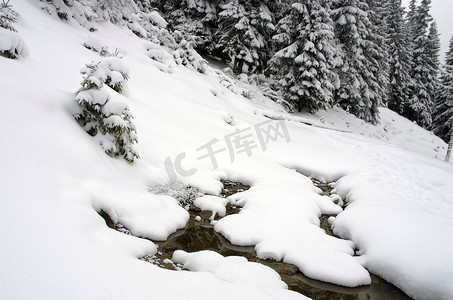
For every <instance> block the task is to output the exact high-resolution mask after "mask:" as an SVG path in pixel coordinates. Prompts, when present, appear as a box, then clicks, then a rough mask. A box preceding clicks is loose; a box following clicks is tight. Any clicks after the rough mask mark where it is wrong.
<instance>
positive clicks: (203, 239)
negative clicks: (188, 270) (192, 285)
mask: <svg viewBox="0 0 453 300" xmlns="http://www.w3.org/2000/svg"><path fill="white" fill-rule="evenodd" d="M222 183H223V185H224V188H223V190H222V193H221V194H220V196H221V197H228V196H230V195H232V194H234V193H237V192H240V191H245V190H247V189H248V188H249V187H248V186H246V185H243V184H241V183H238V182H232V181H227V180H223V181H222ZM313 183H314V185H315V186H317V187H318V188H320V189H321V190H322V191H323V194H325V195H329V193H330V190H331V188H330V186H329V185H328V184H327V183H322V182H319V181H317V180H315V179H313ZM187 208H188V211H189V214H190V219H189V221H188V223H187V225H186V227H185V228H184V229H181V230H178V231H177V232H175V233H173V234H171V235H170V236H169V237H168V239H167V240H166V241H164V242H154V243H155V244H157V245H158V252H157V254H156V255H154V256H145V257H143V258H141V259H142V260H145V261H148V262H150V263H153V264H155V265H158V266H160V267H162V268H166V269H170V270H181V266H178V265H176V264H174V263H173V262H172V261H171V258H172V256H173V252H174V251H175V250H184V251H186V252H196V251H201V250H211V251H215V252H217V253H220V254H221V255H223V256H243V257H245V258H247V259H248V260H249V261H252V262H258V263H261V264H264V265H266V266H268V267H270V268H272V269H274V270H275V271H276V272H278V273H279V274H280V277H281V278H282V280H283V281H284V282H285V283H286V284H287V285H288V288H289V289H290V290H293V291H296V292H299V293H301V294H303V295H305V296H307V297H310V298H312V299H344V300H353V299H358V300H359V299H364V300H365V299H367V300H371V299H410V298H409V297H408V296H407V295H406V294H404V293H403V292H402V291H401V290H399V289H398V288H396V287H395V286H394V285H392V284H390V283H388V282H386V281H385V280H383V279H381V278H379V277H377V276H375V275H373V274H370V275H371V279H372V283H371V284H370V285H367V286H361V287H356V288H347V287H343V286H338V285H334V284H329V283H325V282H322V281H318V280H314V279H310V278H308V277H306V276H304V275H303V274H302V273H301V272H299V270H298V268H297V267H296V266H294V265H291V264H287V263H283V262H281V261H274V260H263V259H259V258H257V255H256V252H255V250H254V247H253V246H250V247H243V246H236V245H233V244H231V243H230V242H229V241H228V240H227V239H226V238H224V237H223V236H222V235H221V234H219V233H217V232H215V231H214V226H213V225H212V224H211V222H210V220H209V218H210V217H211V215H212V214H211V212H210V211H201V210H200V209H198V208H196V207H195V206H194V205H193V204H191V205H190V206H187ZM239 211H240V208H238V207H234V206H231V205H230V204H228V205H227V216H228V215H231V214H235V213H239ZM99 214H100V215H101V216H102V217H103V218H104V220H105V221H106V224H107V225H108V226H109V227H110V228H113V229H116V230H119V231H121V232H123V233H126V234H130V233H128V230H127V229H126V228H124V226H122V225H121V224H115V223H114V222H113V221H112V220H111V218H110V217H109V216H108V215H107V214H106V213H105V212H104V211H101V212H100V213H99ZM329 217H330V215H321V216H320V223H321V228H323V229H324V230H325V231H326V234H329V235H332V236H335V235H334V234H333V232H332V229H331V227H330V225H329V222H328V218H329Z"/></svg>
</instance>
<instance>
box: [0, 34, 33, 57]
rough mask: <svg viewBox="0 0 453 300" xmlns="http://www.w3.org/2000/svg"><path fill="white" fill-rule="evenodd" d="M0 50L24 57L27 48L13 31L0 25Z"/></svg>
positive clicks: (26, 54)
mask: <svg viewBox="0 0 453 300" xmlns="http://www.w3.org/2000/svg"><path fill="white" fill-rule="evenodd" d="M0 52H8V53H10V55H12V56H13V57H15V58H17V57H26V56H28V55H29V50H28V48H27V45H26V44H25V42H24V40H23V39H22V37H21V36H20V35H19V34H18V33H16V32H13V31H10V30H8V29H5V28H2V27H0Z"/></svg>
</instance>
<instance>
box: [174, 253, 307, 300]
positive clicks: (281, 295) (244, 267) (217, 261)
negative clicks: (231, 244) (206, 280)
mask: <svg viewBox="0 0 453 300" xmlns="http://www.w3.org/2000/svg"><path fill="white" fill-rule="evenodd" d="M172 259H173V261H175V262H176V263H180V264H182V265H183V267H184V268H186V269H188V270H190V271H195V272H209V273H212V274H214V275H215V276H216V277H218V278H220V279H222V280H225V281H227V282H232V283H236V284H248V285H252V286H256V287H258V288H259V289H262V290H265V291H267V292H268V293H269V294H271V295H273V296H275V297H276V298H277V299H308V298H306V297H304V296H302V295H300V294H298V293H295V292H292V291H288V290H286V289H287V288H288V287H287V285H286V283H284V282H283V281H281V279H280V276H279V275H278V273H277V272H275V271H274V270H273V269H271V268H269V267H267V266H264V265H262V264H259V263H255V262H249V261H248V260H247V259H246V258H244V257H240V256H228V257H223V256H222V255H220V254H218V253H216V252H213V251H208V250H205V251H199V252H194V253H187V252H185V251H182V250H177V251H175V253H174V254H173V258H172Z"/></svg>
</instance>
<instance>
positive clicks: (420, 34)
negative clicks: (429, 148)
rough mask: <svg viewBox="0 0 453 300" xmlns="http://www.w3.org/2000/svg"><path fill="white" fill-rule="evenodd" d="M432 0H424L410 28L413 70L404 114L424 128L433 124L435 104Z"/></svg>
mask: <svg viewBox="0 0 453 300" xmlns="http://www.w3.org/2000/svg"><path fill="white" fill-rule="evenodd" d="M430 3H431V0H422V2H421V5H420V6H419V7H417V9H416V11H415V14H414V16H413V17H412V23H411V26H410V29H411V31H412V38H413V47H412V62H413V65H412V70H411V78H412V81H411V95H410V98H409V101H408V102H407V104H406V107H405V111H404V116H405V117H407V118H408V119H410V120H412V121H415V122H417V124H419V125H420V126H422V127H424V128H429V126H430V125H431V122H432V119H431V110H432V106H433V98H432V89H431V88H430V84H431V82H430V80H433V77H432V70H431V67H430V64H431V62H430V57H429V53H428V52H429V51H428V47H429V45H428V44H429V40H428V32H427V31H428V24H429V22H430V20H431V16H430V15H429V8H430Z"/></svg>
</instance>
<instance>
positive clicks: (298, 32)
mask: <svg viewBox="0 0 453 300" xmlns="http://www.w3.org/2000/svg"><path fill="white" fill-rule="evenodd" d="M274 39H275V41H276V43H277V44H278V45H280V46H281V50H279V51H278V52H277V53H276V54H275V55H274V56H273V58H272V59H271V60H270V62H269V69H268V71H269V72H270V73H271V74H274V76H275V78H276V79H277V80H278V83H279V85H280V87H281V88H282V90H283V94H284V96H285V98H286V99H287V100H289V101H290V102H291V103H293V105H294V106H296V107H297V108H298V110H299V111H301V110H302V109H306V110H308V111H315V110H317V109H326V108H327V107H330V106H331V105H332V103H333V91H334V90H335V84H336V83H337V82H338V77H337V75H336V74H335V73H334V72H333V69H334V67H335V55H336V51H335V48H334V46H333V42H334V32H333V23H332V20H331V19H330V16H329V13H328V10H327V9H326V8H325V7H323V6H322V5H321V2H320V1H319V0H302V1H298V2H295V3H293V4H292V5H291V6H290V8H289V10H288V13H287V16H286V17H284V18H283V19H282V20H280V22H279V23H278V25H277V34H276V35H275V36H274Z"/></svg>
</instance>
